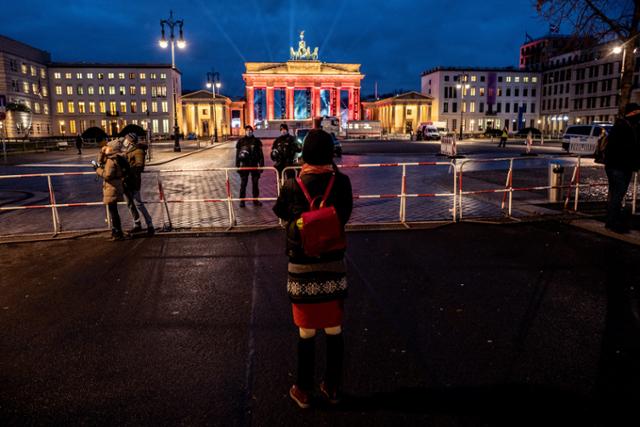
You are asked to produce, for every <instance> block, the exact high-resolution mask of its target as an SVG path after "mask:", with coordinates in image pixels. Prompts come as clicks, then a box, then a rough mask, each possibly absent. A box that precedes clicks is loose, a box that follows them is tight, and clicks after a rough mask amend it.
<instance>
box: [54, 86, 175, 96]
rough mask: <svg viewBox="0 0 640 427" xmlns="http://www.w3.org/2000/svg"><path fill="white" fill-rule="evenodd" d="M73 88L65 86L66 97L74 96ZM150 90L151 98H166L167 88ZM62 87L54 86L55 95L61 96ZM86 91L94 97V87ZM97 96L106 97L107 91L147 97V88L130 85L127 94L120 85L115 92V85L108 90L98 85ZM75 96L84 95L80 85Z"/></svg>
mask: <svg viewBox="0 0 640 427" xmlns="http://www.w3.org/2000/svg"><path fill="white" fill-rule="evenodd" d="M73 88H74V87H73V86H72V85H67V86H66V87H65V92H66V94H67V95H73V94H74V89H73ZM150 88H151V97H152V98H166V97H167V87H166V86H164V85H159V86H150ZM62 89H63V88H62V85H56V86H55V93H56V95H62V94H63V90H62ZM86 89H87V95H95V94H96V87H95V86H93V85H89V86H87V87H86ZM97 89H98V92H97V94H98V95H106V94H107V89H108V92H109V95H123V96H124V95H127V93H128V94H129V95H137V94H138V92H140V95H143V96H146V95H147V86H139V87H138V86H134V85H130V86H129V91H128V92H127V87H126V86H124V85H120V86H118V89H117V92H116V86H115V85H109V86H108V88H107V87H106V86H104V85H98V86H97ZM75 94H76V95H84V94H85V87H84V86H82V85H77V86H76V87H75Z"/></svg>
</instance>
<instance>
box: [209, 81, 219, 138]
mask: <svg viewBox="0 0 640 427" xmlns="http://www.w3.org/2000/svg"><path fill="white" fill-rule="evenodd" d="M220 86H222V84H221V83H220V73H217V72H213V71H212V72H210V73H207V87H208V88H209V89H211V93H212V96H213V97H212V98H211V99H212V101H211V109H212V117H213V140H212V141H211V143H212V144H213V143H214V142H218V122H217V121H216V89H218V93H220Z"/></svg>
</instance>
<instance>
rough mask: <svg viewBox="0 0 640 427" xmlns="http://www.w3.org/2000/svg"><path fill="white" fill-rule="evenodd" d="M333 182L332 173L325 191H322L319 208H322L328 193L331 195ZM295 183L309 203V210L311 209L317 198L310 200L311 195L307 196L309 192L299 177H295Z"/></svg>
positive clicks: (334, 175)
mask: <svg viewBox="0 0 640 427" xmlns="http://www.w3.org/2000/svg"><path fill="white" fill-rule="evenodd" d="M335 180H336V174H335V173H332V174H331V179H330V180H329V185H327V189H326V190H325V191H324V195H323V196H322V200H321V201H320V207H321V208H322V207H324V204H325V203H326V201H327V198H328V197H329V193H331V189H332V188H333V183H334V181H335ZM296 181H297V182H298V185H299V186H300V189H301V190H302V193H303V194H304V197H305V198H306V199H307V202H309V206H310V207H311V209H313V204H314V202H315V201H316V200H317V199H318V197H319V196H318V197H316V198H312V197H311V195H310V194H309V190H307V187H306V186H305V185H304V183H303V182H302V178H300V177H299V176H297V177H296Z"/></svg>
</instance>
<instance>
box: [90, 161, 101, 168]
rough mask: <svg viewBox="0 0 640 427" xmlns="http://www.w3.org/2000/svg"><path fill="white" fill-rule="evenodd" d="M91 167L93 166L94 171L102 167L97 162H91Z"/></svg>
mask: <svg viewBox="0 0 640 427" xmlns="http://www.w3.org/2000/svg"><path fill="white" fill-rule="evenodd" d="M91 166H93V169H94V170H96V169H98V168H99V167H100V165H99V164H98V162H96V161H95V160H91Z"/></svg>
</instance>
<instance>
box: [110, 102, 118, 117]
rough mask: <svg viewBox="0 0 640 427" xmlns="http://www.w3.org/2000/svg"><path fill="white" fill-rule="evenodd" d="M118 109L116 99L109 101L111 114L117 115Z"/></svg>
mask: <svg viewBox="0 0 640 427" xmlns="http://www.w3.org/2000/svg"><path fill="white" fill-rule="evenodd" d="M117 111H118V107H116V101H111V102H109V114H112V115H115V114H116V112H117Z"/></svg>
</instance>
